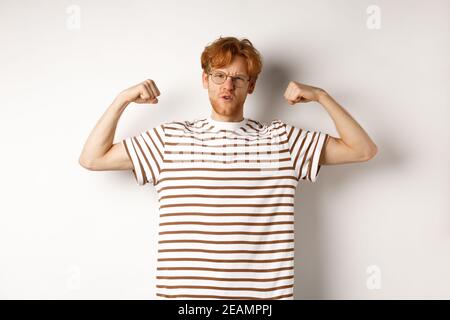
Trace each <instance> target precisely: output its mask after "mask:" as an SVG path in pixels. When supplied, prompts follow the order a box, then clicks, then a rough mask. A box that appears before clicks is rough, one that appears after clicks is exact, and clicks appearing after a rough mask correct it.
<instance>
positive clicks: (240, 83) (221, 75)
mask: <svg viewBox="0 0 450 320" xmlns="http://www.w3.org/2000/svg"><path fill="white" fill-rule="evenodd" d="M208 74H209V75H210V76H211V78H212V81H213V82H214V83H215V84H222V83H224V82H225V81H227V79H228V77H230V78H231V80H232V81H233V83H234V85H235V86H236V88H242V87H245V85H246V84H247V82H248V81H250V79H247V78H245V77H243V76H237V77H232V76H230V75H227V74H226V73H225V72H222V71H213V72H210V73H208Z"/></svg>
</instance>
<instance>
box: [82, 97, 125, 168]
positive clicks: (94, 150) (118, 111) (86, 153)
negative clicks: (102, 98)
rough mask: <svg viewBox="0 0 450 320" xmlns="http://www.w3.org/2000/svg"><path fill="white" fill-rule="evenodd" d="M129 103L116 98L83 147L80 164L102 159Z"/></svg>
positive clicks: (111, 142)
mask: <svg viewBox="0 0 450 320" xmlns="http://www.w3.org/2000/svg"><path fill="white" fill-rule="evenodd" d="M128 104H129V102H127V101H125V100H124V99H121V98H120V96H118V97H117V98H116V99H114V101H113V102H112V103H111V105H110V106H109V107H108V109H107V110H106V111H105V113H104V114H103V115H102V117H101V118H100V120H98V122H97V124H96V125H95V127H94V129H93V130H92V132H91V133H90V134H89V137H88V139H87V141H86V143H85V145H84V147H83V151H82V152H81V155H80V159H79V161H80V163H83V164H86V165H89V163H90V162H92V161H94V160H96V159H99V158H101V157H103V156H104V155H105V154H106V153H107V152H108V150H109V149H110V148H111V146H112V144H113V141H114V135H115V133H116V128H117V123H118V122H119V119H120V116H121V115H122V113H123V111H124V110H125V108H126V107H127V105H128Z"/></svg>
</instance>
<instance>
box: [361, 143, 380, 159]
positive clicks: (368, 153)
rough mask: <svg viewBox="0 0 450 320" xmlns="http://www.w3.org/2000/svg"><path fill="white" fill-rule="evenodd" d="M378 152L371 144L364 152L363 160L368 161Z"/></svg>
mask: <svg viewBox="0 0 450 320" xmlns="http://www.w3.org/2000/svg"><path fill="white" fill-rule="evenodd" d="M377 153H378V147H377V146H376V145H373V146H372V147H371V148H370V149H369V150H368V151H366V152H365V153H364V156H363V159H364V161H369V160H371V159H373V158H374V157H375V156H376V154H377Z"/></svg>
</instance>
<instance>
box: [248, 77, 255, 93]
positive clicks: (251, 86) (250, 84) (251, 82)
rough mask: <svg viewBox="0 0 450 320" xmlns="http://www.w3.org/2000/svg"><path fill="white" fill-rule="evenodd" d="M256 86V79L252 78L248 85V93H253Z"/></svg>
mask: <svg viewBox="0 0 450 320" xmlns="http://www.w3.org/2000/svg"><path fill="white" fill-rule="evenodd" d="M255 86H256V81H255V80H253V79H252V80H250V83H249V85H248V90H247V93H248V94H252V93H253V91H254V90H255Z"/></svg>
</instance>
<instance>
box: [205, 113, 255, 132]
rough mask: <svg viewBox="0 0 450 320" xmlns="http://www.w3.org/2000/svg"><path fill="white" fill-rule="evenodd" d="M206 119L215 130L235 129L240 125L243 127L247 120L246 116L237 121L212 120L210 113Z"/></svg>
mask: <svg viewBox="0 0 450 320" xmlns="http://www.w3.org/2000/svg"><path fill="white" fill-rule="evenodd" d="M206 121H207V122H208V123H209V124H210V125H212V126H214V128H215V129H217V130H237V129H239V128H241V127H244V126H245V124H246V123H247V121H248V118H245V117H244V119H242V120H241V121H239V122H235V121H219V120H214V119H213V118H212V117H211V115H209V116H208V117H207V119H206Z"/></svg>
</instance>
